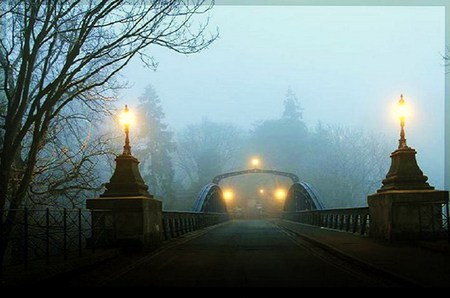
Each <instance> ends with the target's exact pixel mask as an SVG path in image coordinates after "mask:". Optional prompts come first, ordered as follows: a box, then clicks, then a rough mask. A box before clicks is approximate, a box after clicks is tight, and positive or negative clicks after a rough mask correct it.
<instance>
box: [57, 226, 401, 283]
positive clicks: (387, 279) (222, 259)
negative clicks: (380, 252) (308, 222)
mask: <svg viewBox="0 0 450 298" xmlns="http://www.w3.org/2000/svg"><path fill="white" fill-rule="evenodd" d="M280 224H289V223H282V222H274V221H267V220H233V221H230V222H227V223H224V224H221V225H218V226H215V227H211V228H208V229H207V230H204V231H200V232H197V233H193V234H191V233H188V234H185V235H183V236H182V237H180V238H178V239H176V241H175V242H168V243H166V244H165V245H164V246H163V247H161V248H160V249H159V250H158V251H157V252H154V253H151V254H148V255H146V256H142V257H141V258H136V257H134V258H135V259H134V260H131V259H128V260H127V258H125V257H124V256H121V257H120V258H118V259H116V260H112V261H111V262H108V263H105V264H103V265H102V266H99V267H97V268H96V269H95V270H91V271H89V272H85V273H83V274H80V275H78V276H73V277H72V278H64V279H60V280H58V281H57V283H58V284H59V285H65V286H78V285H90V286H108V287H109V286H159V287H216V286H219V287H373V286H384V287H386V286H399V285H400V286H405V285H409V284H405V281H404V280H392V278H391V276H385V275H380V274H375V273H374V272H371V271H368V270H366V268H361V267H360V266H356V265H354V264H352V263H351V262H348V261H343V260H342V259H341V258H338V257H336V255H335V254H334V253H330V252H329V251H327V250H325V249H322V248H320V247H319V246H318V245H316V244H313V243H311V241H306V240H304V239H303V238H302V237H299V236H297V235H296V234H295V235H294V234H293V233H292V232H288V231H287V230H286V229H287V228H286V227H283V228H280ZM290 228H291V229H294V228H295V229H297V228H298V226H297V225H294V226H293V227H290ZM127 263H128V265H126V264H127ZM52 283H54V281H52V282H50V284H52Z"/></svg>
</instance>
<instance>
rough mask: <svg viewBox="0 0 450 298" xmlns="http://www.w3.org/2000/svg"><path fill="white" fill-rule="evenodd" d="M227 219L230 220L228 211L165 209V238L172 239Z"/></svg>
mask: <svg viewBox="0 0 450 298" xmlns="http://www.w3.org/2000/svg"><path fill="white" fill-rule="evenodd" d="M227 220H229V216H228V214H226V213H203V212H185V211H163V219H162V225H163V228H162V234H163V239H164V240H170V239H172V238H176V237H179V236H181V235H183V234H186V233H189V232H193V231H195V230H199V229H202V228H206V227H209V226H213V225H216V224H219V223H222V222H224V221H227Z"/></svg>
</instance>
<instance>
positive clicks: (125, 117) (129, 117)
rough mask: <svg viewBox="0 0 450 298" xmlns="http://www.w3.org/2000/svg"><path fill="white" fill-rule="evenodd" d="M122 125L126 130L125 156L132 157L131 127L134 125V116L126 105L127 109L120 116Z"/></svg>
mask: <svg viewBox="0 0 450 298" xmlns="http://www.w3.org/2000/svg"><path fill="white" fill-rule="evenodd" d="M119 118H120V123H121V124H122V125H123V127H124V130H125V145H124V146H123V153H122V154H123V155H131V146H130V125H131V124H132V123H133V120H134V118H133V114H132V113H131V112H130V110H129V109H128V105H125V109H124V110H123V112H122V113H121V114H120V117H119Z"/></svg>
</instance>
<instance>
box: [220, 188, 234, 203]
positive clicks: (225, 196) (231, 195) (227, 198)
mask: <svg viewBox="0 0 450 298" xmlns="http://www.w3.org/2000/svg"><path fill="white" fill-rule="evenodd" d="M222 196H223V199H224V200H225V201H231V200H232V199H234V192H233V191H231V190H224V191H223V192H222Z"/></svg>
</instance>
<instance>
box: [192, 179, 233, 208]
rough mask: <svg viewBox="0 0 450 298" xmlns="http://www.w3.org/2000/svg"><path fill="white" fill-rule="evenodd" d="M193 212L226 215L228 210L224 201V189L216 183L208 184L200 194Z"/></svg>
mask: <svg viewBox="0 0 450 298" xmlns="http://www.w3.org/2000/svg"><path fill="white" fill-rule="evenodd" d="M192 210H193V211H196V212H219V213H225V212H226V211H227V208H226V206H225V202H224V201H223V200H222V189H221V188H220V186H219V185H217V184H215V183H208V184H207V185H205V186H204V187H203V188H202V189H201V190H200V192H199V193H198V196H197V199H196V200H195V203H194V207H193V208H192Z"/></svg>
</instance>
